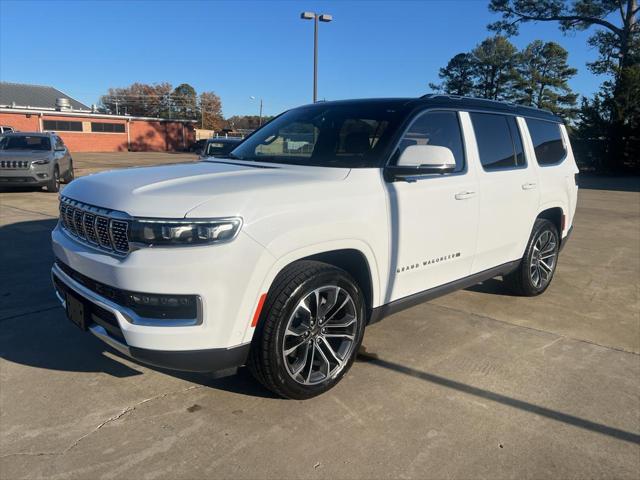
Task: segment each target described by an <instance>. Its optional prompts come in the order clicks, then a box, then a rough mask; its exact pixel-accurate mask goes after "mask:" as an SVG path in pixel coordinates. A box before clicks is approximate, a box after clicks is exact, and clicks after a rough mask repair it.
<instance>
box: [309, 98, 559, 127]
mask: <svg viewBox="0 0 640 480" xmlns="http://www.w3.org/2000/svg"><path fill="white" fill-rule="evenodd" d="M327 104H335V105H340V104H344V105H348V104H354V105H357V104H377V105H384V106H387V107H388V108H410V109H412V108H416V107H440V108H456V109H461V110H480V111H487V112H497V113H509V114H512V115H518V116H521V117H530V118H539V119H541V120H550V121H554V122H560V123H562V122H563V120H562V118H560V117H559V116H557V115H555V114H554V113H552V112H550V111H548V110H541V109H539V108H533V107H525V106H523V105H516V104H515V103H511V102H501V101H497V100H487V99H484V98H473V97H460V96H457V95H440V94H427V95H423V96H422V97H419V98H412V97H406V98H362V99H354V100H335V101H330V102H319V103H316V104H311V105H327ZM311 105H309V106H311Z"/></svg>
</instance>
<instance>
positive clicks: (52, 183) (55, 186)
mask: <svg viewBox="0 0 640 480" xmlns="http://www.w3.org/2000/svg"><path fill="white" fill-rule="evenodd" d="M58 191H60V169H59V168H58V166H57V165H56V166H55V167H54V169H53V175H52V176H51V180H49V181H48V182H47V192H51V193H56V192H58Z"/></svg>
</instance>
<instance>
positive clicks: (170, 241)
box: [129, 217, 242, 245]
mask: <svg viewBox="0 0 640 480" xmlns="http://www.w3.org/2000/svg"><path fill="white" fill-rule="evenodd" d="M241 226H242V219H241V218H237V217H233V218H216V219H203V220H196V219H180V220H164V219H154V218H137V219H134V220H133V222H132V223H131V231H130V233H129V240H130V241H131V242H133V243H141V244H144V245H206V244H211V243H222V242H228V241H230V240H233V239H234V238H235V237H236V235H237V234H238V232H239V231H240V227H241Z"/></svg>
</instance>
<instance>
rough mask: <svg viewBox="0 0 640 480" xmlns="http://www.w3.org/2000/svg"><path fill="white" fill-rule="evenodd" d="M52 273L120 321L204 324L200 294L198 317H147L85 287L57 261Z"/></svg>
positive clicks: (133, 323) (174, 324)
mask: <svg viewBox="0 0 640 480" xmlns="http://www.w3.org/2000/svg"><path fill="white" fill-rule="evenodd" d="M51 275H55V276H57V277H58V279H59V280H60V281H61V282H63V283H64V284H65V285H67V286H68V287H69V288H71V289H72V290H74V291H75V292H77V293H79V294H80V295H82V296H83V297H85V298H86V299H87V300H89V301H90V302H93V303H95V304H96V305H98V306H99V307H102V308H104V309H105V310H107V311H109V312H111V313H113V314H114V315H115V317H116V319H118V321H119V322H120V321H121V320H125V321H127V322H128V323H131V324H132V325H140V326H143V327H193V326H196V325H201V324H202V320H203V317H204V315H203V307H202V298H201V297H200V295H196V301H197V303H196V312H197V317H196V318H178V319H176V318H174V319H171V318H169V319H164V318H145V317H140V316H139V315H138V314H137V313H135V312H134V311H133V310H131V309H129V308H127V307H124V306H122V305H118V304H117V303H114V302H112V301H111V300H109V299H107V298H104V297H103V296H101V295H98V294H97V293H95V292H93V291H92V290H89V289H88V288H87V287H85V286H84V285H82V284H81V283H78V282H77V281H76V280H74V279H73V278H71V277H69V276H68V275H67V274H66V273H64V272H63V271H62V269H60V267H58V266H57V265H56V264H55V263H54V264H53V267H51ZM52 281H53V278H52ZM54 290H55V292H56V296H57V297H58V299H59V300H60V302H61V303H62V304H63V306H65V305H64V300H63V299H62V298H61V297H60V295H59V294H58V291H57V289H56V288H55V284H54ZM123 333H124V330H123Z"/></svg>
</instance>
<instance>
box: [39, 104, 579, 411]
mask: <svg viewBox="0 0 640 480" xmlns="http://www.w3.org/2000/svg"><path fill="white" fill-rule="evenodd" d="M577 171H578V170H577V168H576V164H575V161H574V158H573V154H572V152H571V146H570V144H569V140H568V137H567V131H566V129H565V127H564V125H563V124H562V121H561V120H560V119H559V118H558V117H556V116H554V115H552V114H551V113H548V112H545V111H540V110H535V109H529V108H523V107H518V106H514V105H511V104H505V103H498V102H492V101H486V100H479V99H468V98H460V97H451V96H442V95H437V96H425V97H422V98H419V99H377V100H354V101H339V102H323V103H316V104H314V105H308V106H304V107H300V108H296V109H293V110H289V111H287V112H285V113H283V114H281V115H280V116H278V117H277V118H275V119H274V120H273V121H271V122H270V123H268V124H267V125H265V126H264V127H262V128H261V129H260V130H258V131H257V132H255V133H254V134H253V135H251V136H250V137H249V138H247V139H246V140H245V141H243V142H242V143H241V144H240V145H239V146H238V147H237V148H235V149H234V150H233V152H232V153H231V154H229V155H228V156H227V157H225V158H210V159H207V160H205V161H202V162H198V163H190V164H181V165H167V166H158V167H149V168H134V169H128V170H119V171H113V172H105V173H100V174H97V175H90V176H87V177H84V178H81V179H79V180H76V181H75V182H73V183H71V184H70V185H69V186H67V187H66V189H65V190H64V192H63V194H62V196H61V199H60V200H61V201H60V222H59V223H58V226H57V227H56V228H55V230H54V231H53V233H52V239H53V250H54V252H55V257H56V262H55V265H54V266H53V269H52V276H53V282H54V285H55V289H56V292H57V294H58V297H59V299H60V301H61V302H62V304H63V305H64V306H65V307H66V310H67V315H68V317H69V318H70V319H71V320H72V321H73V322H74V323H76V324H77V325H79V326H80V327H81V328H82V329H87V330H89V331H90V332H91V333H93V334H94V335H96V336H97V337H99V338H100V339H102V340H103V341H104V342H106V343H108V344H109V345H111V346H112V347H113V348H115V349H117V350H119V351H120V352H122V353H124V354H126V355H128V356H130V357H132V358H134V359H136V360H139V361H141V362H144V363H148V364H151V365H156V366H159V367H165V368H170V369H177V370H189V371H217V370H231V369H233V368H236V367H238V366H241V365H245V364H246V365H248V366H249V367H250V369H251V370H252V372H253V373H254V374H255V376H256V377H257V378H258V379H259V380H260V381H261V382H262V383H263V384H264V385H265V386H267V387H268V388H270V389H271V390H273V391H274V392H276V393H278V394H280V395H282V396H285V397H289V398H297V399H302V398H309V397H312V396H315V395H318V394H319V393H322V392H324V391H326V390H328V389H329V388H331V387H332V386H334V385H335V384H336V383H337V382H338V381H339V380H340V378H341V377H342V376H343V375H344V374H345V373H346V372H347V370H348V369H349V367H350V366H351V364H352V362H353V360H354V357H355V355H356V353H357V350H358V347H359V345H360V342H361V341H362V337H363V334H364V328H365V326H366V325H368V324H371V323H373V322H376V321H378V320H380V319H381V318H383V317H385V316H387V315H390V314H392V313H394V312H397V311H399V310H401V309H404V308H407V307H410V306H412V305H415V304H417V303H419V302H423V301H425V300H429V299H432V298H434V297H436V296H438V295H442V294H445V293H448V292H451V291H453V290H456V289H460V288H465V287H468V286H470V285H472V284H474V283H477V282H480V281H483V280H487V279H489V278H491V277H495V276H503V277H504V280H505V282H506V283H508V284H509V285H510V286H511V287H512V288H513V289H514V291H515V292H517V293H519V294H522V295H538V294H540V293H542V292H543V291H544V290H545V289H546V288H547V287H548V286H549V284H550V282H551V279H552V278H553V274H554V272H555V269H556V265H557V261H558V253H559V251H560V248H561V247H562V246H563V245H564V243H565V242H566V239H567V236H568V234H569V233H570V231H571V228H572V222H573V216H574V212H575V208H576V198H577V190H578V188H577V186H576V182H575V174H576V173H577ZM498 301H499V300H498Z"/></svg>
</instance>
